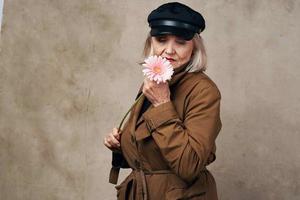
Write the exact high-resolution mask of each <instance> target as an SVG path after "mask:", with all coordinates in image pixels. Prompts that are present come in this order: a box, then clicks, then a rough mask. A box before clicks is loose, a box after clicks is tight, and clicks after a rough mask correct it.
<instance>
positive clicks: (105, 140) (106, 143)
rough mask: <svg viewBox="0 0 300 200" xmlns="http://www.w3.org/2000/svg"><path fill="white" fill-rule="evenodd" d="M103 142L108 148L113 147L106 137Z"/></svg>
mask: <svg viewBox="0 0 300 200" xmlns="http://www.w3.org/2000/svg"><path fill="white" fill-rule="evenodd" d="M103 143H104V145H105V146H106V147H107V148H109V149H110V148H111V145H110V144H109V143H108V142H107V139H106V138H104V139H103Z"/></svg>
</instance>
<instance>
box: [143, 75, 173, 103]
mask: <svg viewBox="0 0 300 200" xmlns="http://www.w3.org/2000/svg"><path fill="white" fill-rule="evenodd" d="M143 93H144V95H145V96H146V97H147V99H148V100H149V101H150V102H151V103H152V104H153V105H154V106H155V107H156V106H159V105H160V104H163V103H166V102H169V101H170V89H169V84H168V83H159V84H157V83H156V82H155V81H150V80H149V79H147V78H145V80H144V86H143Z"/></svg>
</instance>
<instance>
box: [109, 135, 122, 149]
mask: <svg viewBox="0 0 300 200" xmlns="http://www.w3.org/2000/svg"><path fill="white" fill-rule="evenodd" d="M107 142H108V143H109V144H110V145H111V146H112V147H115V148H118V147H120V142H119V141H118V140H117V139H116V138H115V137H114V136H113V135H110V136H109V137H108V138H107Z"/></svg>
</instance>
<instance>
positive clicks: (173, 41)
mask: <svg viewBox="0 0 300 200" xmlns="http://www.w3.org/2000/svg"><path fill="white" fill-rule="evenodd" d="M151 43H152V47H153V53H154V55H157V56H161V57H163V58H166V59H167V60H169V61H170V62H171V64H172V66H173V67H174V69H175V68H178V67H180V66H182V65H183V64H186V63H187V62H188V61H189V60H190V59H191V56H192V52H193V49H194V43H193V40H188V41H186V40H184V39H183V38H180V37H177V36H175V35H161V36H154V37H151Z"/></svg>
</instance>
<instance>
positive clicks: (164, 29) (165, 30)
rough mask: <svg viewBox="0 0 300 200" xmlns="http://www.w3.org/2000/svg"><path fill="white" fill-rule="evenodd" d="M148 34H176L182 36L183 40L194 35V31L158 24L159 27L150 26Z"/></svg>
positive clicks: (189, 38)
mask: <svg viewBox="0 0 300 200" xmlns="http://www.w3.org/2000/svg"><path fill="white" fill-rule="evenodd" d="M150 35H151V36H159V35H176V36H178V37H182V38H183V39H185V40H191V39H192V38H193V37H194V35H195V33H194V32H192V31H188V30H186V29H179V28H175V27H168V26H160V27H152V28H151V31H150Z"/></svg>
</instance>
